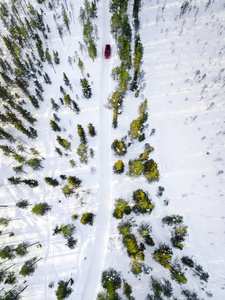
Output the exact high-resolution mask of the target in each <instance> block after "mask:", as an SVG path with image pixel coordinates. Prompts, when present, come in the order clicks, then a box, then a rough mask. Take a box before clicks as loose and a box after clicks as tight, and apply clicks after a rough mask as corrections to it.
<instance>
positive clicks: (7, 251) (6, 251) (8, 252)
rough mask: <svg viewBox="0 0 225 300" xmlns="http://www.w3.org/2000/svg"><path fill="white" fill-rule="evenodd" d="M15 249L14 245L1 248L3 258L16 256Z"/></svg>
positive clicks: (0, 256)
mask: <svg viewBox="0 0 225 300" xmlns="http://www.w3.org/2000/svg"><path fill="white" fill-rule="evenodd" d="M15 257H16V255H15V249H14V247H13V246H5V247H4V248H2V249H1V250H0V258H1V259H10V260H12V259H13V258H15Z"/></svg>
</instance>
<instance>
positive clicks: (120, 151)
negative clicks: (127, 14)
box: [111, 139, 127, 156]
mask: <svg viewBox="0 0 225 300" xmlns="http://www.w3.org/2000/svg"><path fill="white" fill-rule="evenodd" d="M111 148H112V149H113V150H114V152H115V154H116V155H119V156H122V155H125V154H126V153H127V145H126V143H125V141H124V139H121V140H117V139H116V140H114V141H113V143H112V146H111Z"/></svg>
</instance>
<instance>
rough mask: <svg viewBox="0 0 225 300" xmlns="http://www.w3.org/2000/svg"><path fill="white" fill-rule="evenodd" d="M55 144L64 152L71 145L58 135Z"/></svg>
mask: <svg viewBox="0 0 225 300" xmlns="http://www.w3.org/2000/svg"><path fill="white" fill-rule="evenodd" d="M56 140H57V142H58V143H59V144H60V145H61V146H62V147H63V148H65V149H66V150H68V149H70V146H71V143H70V142H68V141H67V140H65V139H62V138H61V137H60V136H59V135H57V137H56Z"/></svg>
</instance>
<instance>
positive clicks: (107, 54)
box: [104, 44, 111, 59]
mask: <svg viewBox="0 0 225 300" xmlns="http://www.w3.org/2000/svg"><path fill="white" fill-rule="evenodd" d="M110 55H111V46H110V45H109V44H106V45H105V52H104V56H105V58H107V59H109V58H110Z"/></svg>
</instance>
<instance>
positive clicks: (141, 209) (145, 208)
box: [133, 189, 153, 214]
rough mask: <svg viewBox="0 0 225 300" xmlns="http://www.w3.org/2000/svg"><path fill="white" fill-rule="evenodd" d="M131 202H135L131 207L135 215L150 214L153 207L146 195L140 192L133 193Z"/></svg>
mask: <svg viewBox="0 0 225 300" xmlns="http://www.w3.org/2000/svg"><path fill="white" fill-rule="evenodd" d="M133 200H134V202H135V204H134V206H133V211H134V212H135V213H136V214H140V213H141V214H146V213H151V211H152V209H153V205H152V203H151V200H150V199H149V198H148V195H147V193H145V192H144V191H142V190H140V189H139V190H136V191H134V192H133Z"/></svg>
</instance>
